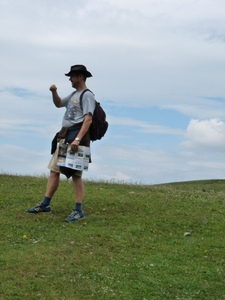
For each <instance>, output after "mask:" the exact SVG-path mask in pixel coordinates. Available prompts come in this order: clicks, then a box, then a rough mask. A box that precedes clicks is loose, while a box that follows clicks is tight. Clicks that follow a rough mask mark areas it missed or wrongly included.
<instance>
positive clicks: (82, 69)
mask: <svg viewBox="0 0 225 300" xmlns="http://www.w3.org/2000/svg"><path fill="white" fill-rule="evenodd" d="M73 73H82V74H84V75H85V76H86V77H92V74H91V73H90V72H89V71H88V70H87V68H86V67H85V66H83V65H74V66H72V67H71V68H70V71H69V73H67V74H65V75H66V76H71V74H73Z"/></svg>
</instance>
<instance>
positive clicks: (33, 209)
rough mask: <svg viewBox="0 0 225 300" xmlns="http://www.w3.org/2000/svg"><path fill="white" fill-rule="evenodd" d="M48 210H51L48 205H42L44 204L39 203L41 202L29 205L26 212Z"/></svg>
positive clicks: (32, 212) (34, 212)
mask: <svg viewBox="0 0 225 300" xmlns="http://www.w3.org/2000/svg"><path fill="white" fill-rule="evenodd" d="M50 211H51V207H50V206H44V205H41V203H39V204H37V205H36V206H34V207H31V208H29V209H28V210H27V212H28V213H31V214H36V213H39V212H50Z"/></svg>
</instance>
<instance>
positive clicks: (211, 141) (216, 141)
mask: <svg viewBox="0 0 225 300" xmlns="http://www.w3.org/2000/svg"><path fill="white" fill-rule="evenodd" d="M186 137H187V141H186V142H184V143H183V146H185V147H188V148H197V149H201V150H204V151H212V150H214V151H215V150H216V151H220V152H222V153H224V149H225V123H224V122H223V121H221V120H219V119H209V120H201V121H200V120H191V121H190V123H189V125H188V127H187V134H186Z"/></svg>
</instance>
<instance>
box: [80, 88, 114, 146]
mask: <svg viewBox="0 0 225 300" xmlns="http://www.w3.org/2000/svg"><path fill="white" fill-rule="evenodd" d="M86 91H89V92H91V93H92V91H90V90H89V89H86V90H84V91H83V92H82V93H81V95H80V107H81V109H83V105H82V99H83V95H84V93H85V92H86ZM92 94H93V93H92ZM108 126H109V123H108V122H107V121H106V113H105V111H104V110H103V108H102V107H101V105H100V103H99V102H97V101H95V110H94V113H93V116H92V123H91V126H90V129H89V131H90V139H91V141H92V142H93V141H96V140H100V139H101V138H102V137H103V136H104V135H105V133H106V131H107V129H108Z"/></svg>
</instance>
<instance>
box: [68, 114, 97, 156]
mask: <svg viewBox="0 0 225 300" xmlns="http://www.w3.org/2000/svg"><path fill="white" fill-rule="evenodd" d="M91 123H92V115H91V114H88V115H85V116H84V122H83V124H82V126H81V129H80V131H79V133H78V135H77V136H76V137H77V138H79V139H80V140H81V139H82V138H83V136H84V135H85V133H86V132H87V131H88V129H89V127H90V126H91ZM79 144H80V141H75V140H74V141H73V142H72V143H71V144H70V146H71V150H72V151H74V152H76V151H77V150H78V146H79Z"/></svg>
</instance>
